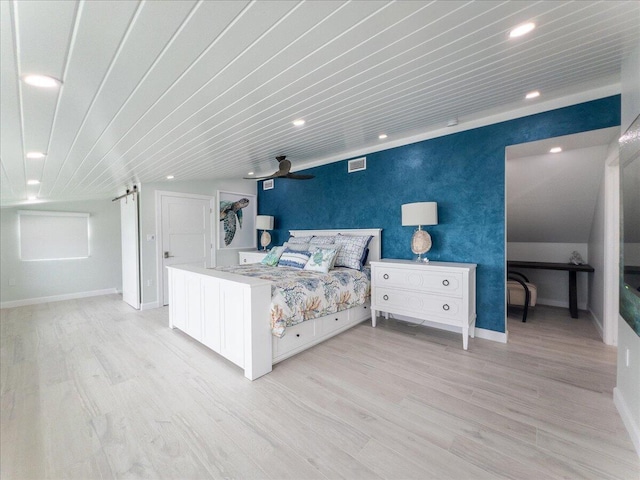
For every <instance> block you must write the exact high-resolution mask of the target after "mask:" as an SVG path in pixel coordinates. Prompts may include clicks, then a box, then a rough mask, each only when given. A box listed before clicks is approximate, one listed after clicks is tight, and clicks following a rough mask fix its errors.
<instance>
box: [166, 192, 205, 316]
mask: <svg viewBox="0 0 640 480" xmlns="http://www.w3.org/2000/svg"><path fill="white" fill-rule="evenodd" d="M212 202H213V199H212V198H205V197H190V196H187V195H185V196H178V195H163V196H162V201H161V208H162V233H161V236H162V239H161V240H162V244H161V247H162V250H161V253H162V284H163V285H162V287H163V288H162V291H163V295H162V297H163V298H162V304H163V305H168V303H169V285H168V273H167V269H166V268H165V267H167V266H169V265H184V264H188V265H198V266H201V267H207V266H209V265H210V263H211V262H210V256H211V209H212Z"/></svg>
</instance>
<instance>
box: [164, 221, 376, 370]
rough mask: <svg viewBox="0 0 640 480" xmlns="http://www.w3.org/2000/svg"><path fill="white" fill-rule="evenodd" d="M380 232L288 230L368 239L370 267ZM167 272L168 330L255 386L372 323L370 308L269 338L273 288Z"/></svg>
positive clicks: (200, 273)
mask: <svg viewBox="0 0 640 480" xmlns="http://www.w3.org/2000/svg"><path fill="white" fill-rule="evenodd" d="M380 232H381V229H348V230H344V229H343V230H290V233H291V235H293V236H296V237H300V236H308V235H316V236H326V235H336V234H337V233H340V234H342V235H372V236H373V238H372V239H371V242H370V243H369V258H368V261H375V260H379V259H380V257H381V255H380V252H381V248H380V247H381V244H380ZM167 268H168V270H169V326H170V327H171V328H178V329H180V330H182V331H183V332H185V333H186V334H187V335H189V336H190V337H193V338H194V339H196V340H198V341H199V342H200V343H202V344H204V345H206V346H207V347H209V348H210V349H212V350H213V351H214V352H216V353H219V354H220V355H222V356H223V357H225V358H226V359H228V360H230V361H231V362H233V363H235V364H236V365H238V366H239V367H241V368H243V369H244V376H245V377H247V378H248V379H250V380H255V379H256V378H258V377H261V376H262V375H265V374H267V373H269V372H270V371H271V370H272V366H273V365H274V364H275V363H277V362H280V361H282V360H284V359H285V358H289V357H290V356H292V355H295V354H296V353H299V352H302V351H303V350H306V349H308V348H310V347H312V346H313V345H316V344H318V343H320V342H322V341H324V340H326V339H328V338H331V337H333V336H334V335H337V334H339V333H341V332H343V331H345V330H347V329H348V328H351V327H353V326H354V325H356V324H358V323H360V322H362V321H364V320H369V319H370V318H371V313H370V309H369V303H367V304H365V305H361V306H358V307H354V308H350V309H348V310H344V311H342V312H338V313H335V314H332V315H327V316H325V317H320V318H316V319H314V320H308V321H306V322H302V323H299V324H297V325H294V326H292V327H288V328H287V329H286V333H285V336H284V337H282V338H277V337H275V336H273V335H272V334H271V327H270V318H269V311H270V304H271V282H270V281H267V280H261V279H259V278H253V277H245V276H242V275H237V274H232V273H227V272H219V271H217V270H212V269H206V268H202V267H195V266H189V265H172V266H170V267H167Z"/></svg>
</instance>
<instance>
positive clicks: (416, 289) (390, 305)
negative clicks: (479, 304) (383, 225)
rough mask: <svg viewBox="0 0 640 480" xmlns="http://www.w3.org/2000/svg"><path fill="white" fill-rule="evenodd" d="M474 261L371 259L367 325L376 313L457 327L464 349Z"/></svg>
mask: <svg viewBox="0 0 640 480" xmlns="http://www.w3.org/2000/svg"><path fill="white" fill-rule="evenodd" d="M476 266H477V265H476V264H474V263H453V262H429V263H418V262H415V261H411V260H394V259H383V260H380V261H376V262H371V324H372V325H373V326H374V327H375V326H376V319H377V315H378V313H379V312H385V313H386V314H389V313H390V314H396V315H403V316H406V317H411V319H412V320H413V319H415V321H416V322H418V323H420V322H421V321H425V320H426V321H428V322H429V326H436V327H437V325H438V324H441V325H449V326H454V327H459V328H460V329H461V332H462V346H463V348H464V349H465V350H466V349H467V347H468V343H469V335H471V337H472V338H473V337H474V334H475V332H474V329H475V323H476Z"/></svg>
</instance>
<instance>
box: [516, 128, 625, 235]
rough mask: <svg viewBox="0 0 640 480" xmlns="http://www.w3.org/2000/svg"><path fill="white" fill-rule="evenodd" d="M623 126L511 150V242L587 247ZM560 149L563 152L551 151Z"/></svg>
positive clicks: (521, 146) (517, 146) (532, 143)
mask: <svg viewBox="0 0 640 480" xmlns="http://www.w3.org/2000/svg"><path fill="white" fill-rule="evenodd" d="M619 136H620V128H618V127H612V128H606V129H602V130H596V131H593V132H584V133H579V134H576V135H567V136H564V137H557V138H552V139H546V140H541V141H539V142H531V143H526V144H522V145H514V146H512V147H508V148H507V153H506V156H507V160H506V169H505V175H506V185H507V241H508V242H545V243H588V242H589V235H590V233H591V226H592V224H593V219H594V215H595V211H596V204H597V200H598V194H599V191H600V188H601V185H602V180H603V176H604V164H605V160H606V158H607V153H608V149H609V145H610V144H611V143H612V142H615V141H616V140H617V139H618V137H619ZM553 147H561V148H562V152H560V153H549V150H550V149H551V148H553Z"/></svg>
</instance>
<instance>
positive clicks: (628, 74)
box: [614, 46, 640, 456]
mask: <svg viewBox="0 0 640 480" xmlns="http://www.w3.org/2000/svg"><path fill="white" fill-rule="evenodd" d="M638 115H640V46H638V47H636V48H635V49H634V51H633V52H632V53H631V54H630V55H629V56H628V57H627V58H626V59H625V61H624V62H623V64H622V125H621V129H622V131H623V132H624V131H626V130H627V129H628V128H629V126H630V125H631V123H633V120H634V119H635V118H636V117H637V116H638ZM627 350H628V351H629V353H628V355H629V357H630V363H629V365H627V362H626V356H627ZM614 399H615V402H616V407H617V408H618V411H619V412H620V416H621V417H622V421H623V422H624V425H625V427H626V428H627V431H628V432H629V435H630V436H631V440H632V441H633V443H634V445H635V447H636V451H637V452H638V455H639V456H640V337H638V335H637V334H636V332H634V331H633V329H632V328H631V327H630V326H629V324H628V323H627V322H625V321H624V319H622V317H620V320H619V322H618V375H617V382H616V388H615V390H614Z"/></svg>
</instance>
